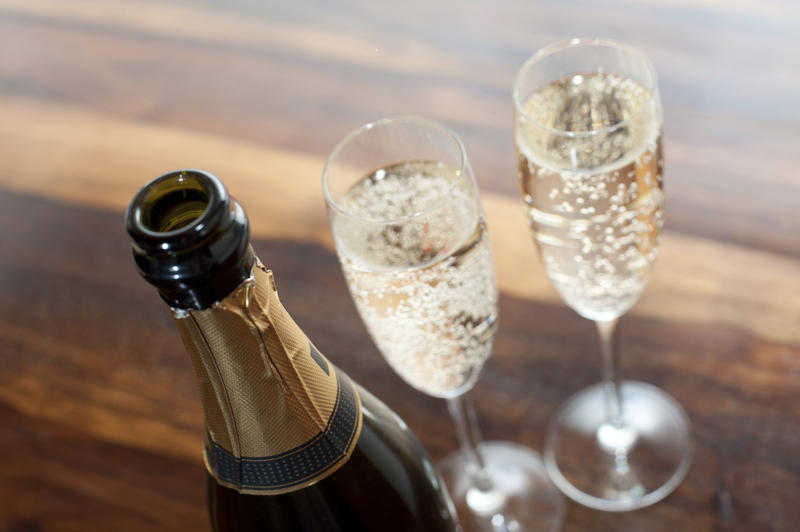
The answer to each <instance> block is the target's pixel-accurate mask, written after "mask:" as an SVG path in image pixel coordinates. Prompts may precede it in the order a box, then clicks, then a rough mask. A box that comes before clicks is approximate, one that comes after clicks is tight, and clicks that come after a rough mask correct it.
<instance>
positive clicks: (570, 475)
mask: <svg viewBox="0 0 800 532" xmlns="http://www.w3.org/2000/svg"><path fill="white" fill-rule="evenodd" d="M620 391H621V394H622V423H621V424H617V425H613V424H611V423H608V422H607V420H606V395H605V387H604V384H602V383H601V384H595V385H594V386H590V387H588V388H585V389H583V390H581V391H580V392H578V393H577V394H575V395H573V396H572V397H571V398H570V399H569V400H568V401H567V403H566V404H564V406H562V407H561V409H560V410H559V411H558V412H557V413H556V415H555V417H554V419H553V420H552V421H551V423H550V427H549V429H548V432H547V438H546V440H545V452H544V462H545V467H546V468H547V472H548V473H549V474H550V478H551V479H553V482H554V483H555V484H556V485H557V486H558V487H559V489H561V491H563V492H564V494H565V495H567V496H568V497H570V498H571V499H573V500H574V501H576V502H578V503H580V504H583V505H584V506H588V507H590V508H595V509H598V510H606V511H624V510H634V509H636V508H642V507H644V506H648V505H650V504H653V503H655V502H657V501H660V500H661V499H663V498H664V497H666V496H667V495H669V494H670V493H671V492H672V491H673V490H674V489H675V488H676V487H677V486H678V484H680V482H681V480H683V478H684V477H685V476H686V473H687V471H688V470H689V465H690V464H691V461H692V441H691V429H690V424H689V418H688V417H687V415H686V412H684V410H683V408H682V407H681V406H680V404H678V402H677V401H675V399H673V398H672V397H671V396H669V395H668V394H666V393H665V392H664V391H662V390H660V389H659V388H657V387H655V386H652V385H650V384H645V383H643V382H633V381H624V382H623V383H622V385H621V388H620Z"/></svg>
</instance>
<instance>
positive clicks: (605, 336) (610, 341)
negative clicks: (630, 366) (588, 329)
mask: <svg viewBox="0 0 800 532" xmlns="http://www.w3.org/2000/svg"><path fill="white" fill-rule="evenodd" d="M595 324H596V325H597V332H598V333H599V334H600V349H601V350H602V352H603V382H604V385H605V396H606V416H607V421H608V422H609V423H610V424H611V425H613V426H614V427H621V426H622V424H623V421H622V394H621V392H620V378H619V350H618V349H617V318H614V319H613V320H607V321H596V322H595Z"/></svg>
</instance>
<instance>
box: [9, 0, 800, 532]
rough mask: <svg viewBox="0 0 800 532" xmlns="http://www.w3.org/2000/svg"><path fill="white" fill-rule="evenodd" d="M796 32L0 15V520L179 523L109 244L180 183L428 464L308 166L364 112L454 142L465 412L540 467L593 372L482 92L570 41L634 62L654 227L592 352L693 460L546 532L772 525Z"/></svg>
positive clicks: (125, 294)
mask: <svg viewBox="0 0 800 532" xmlns="http://www.w3.org/2000/svg"><path fill="white" fill-rule="evenodd" d="M600 4H602V5H600ZM798 21H800V8H798V7H797V5H796V4H795V3H794V2H793V1H791V0H784V1H783V2H761V3H757V2H752V3H751V2H746V1H745V0H733V1H730V2H726V3H721V2H711V1H710V0H695V1H688V0H672V1H669V2H668V1H659V0H651V1H647V2H635V1H633V0H629V1H624V0H619V1H615V2H597V3H595V2H590V1H588V0H584V1H578V0H576V1H570V2H567V1H558V0H550V1H543V2H537V3H533V2H527V1H523V0H503V1H501V2H494V3H490V2H485V3H482V2H463V1H448V2H398V3H394V4H389V3H381V2H370V1H364V0H360V1H359V0H354V1H351V2H341V3H336V4H334V3H333V2H324V1H318V2H276V1H273V2H262V1H261V0H235V1H228V2H222V1H219V0H217V1H213V0H206V1H203V2H190V1H188V0H187V1H177V0H169V1H157V0H148V1H133V0H105V1H91V0H70V1H69V2H64V1H62V0H35V1H33V0H0V253H2V255H1V257H2V258H1V259H0V335H1V337H2V343H0V530H2V531H9V532H34V531H36V532H38V531H59V532H62V531H63V532H66V531H89V530H103V531H121V532H124V531H140V530H141V531H145V530H146V531H187V530H208V524H207V517H206V513H205V501H204V486H203V478H204V472H203V468H202V463H201V458H200V448H201V439H202V435H203V426H202V417H201V416H202V413H201V409H200V403H199V400H198V397H197V393H196V390H195V385H194V380H193V379H194V377H193V375H192V372H191V368H190V364H189V360H188V357H187V356H186V355H185V354H184V352H183V348H182V346H181V344H180V341H179V339H178V336H177V334H176V332H175V331H174V330H173V326H172V323H171V319H170V316H169V313H168V312H167V310H166V308H164V306H163V305H162V303H161V302H160V301H159V299H158V298H157V296H156V294H155V292H154V290H152V289H151V288H149V287H148V286H146V285H145V283H144V282H143V281H142V280H141V279H139V278H138V275H137V274H136V272H135V270H134V267H133V264H132V261H131V258H130V253H129V243H128V239H127V236H126V235H125V233H124V230H123V212H124V209H125V207H126V206H127V203H128V201H129V200H130V198H131V197H132V195H133V194H134V193H135V191H136V190H137V189H138V188H139V187H140V186H141V185H142V184H143V183H145V182H146V181H147V180H149V179H150V178H152V177H154V176H156V175H159V174H161V173H162V172H164V171H167V170H171V169H175V168H179V167H186V166H190V167H198V168H203V169H207V170H209V171H212V172H214V173H216V174H217V175H219V176H220V177H221V178H222V179H223V180H225V181H226V183H227V184H228V186H229V189H230V190H231V192H232V194H233V195H234V196H236V197H238V198H239V199H240V200H241V202H242V203H243V204H244V207H245V208H246V209H247V211H248V213H249V214H250V217H251V221H252V227H253V233H254V238H255V246H256V248H257V251H258V253H259V254H260V256H261V257H262V259H263V260H264V261H265V262H266V263H267V264H268V265H269V266H270V267H271V268H272V269H273V270H274V271H275V272H276V276H277V279H278V283H279V288H280V290H281V295H282V297H283V299H284V302H285V304H286V306H287V307H288V308H289V310H290V311H291V312H292V313H293V315H294V316H295V318H296V319H297V321H299V322H300V323H301V324H302V326H303V327H304V328H305V330H306V331H307V332H308V333H309V335H310V336H311V338H312V339H313V340H314V341H315V343H316V344H317V345H318V346H320V347H321V348H322V349H323V350H324V351H325V352H326V353H327V354H328V356H329V357H330V358H331V359H332V360H333V361H334V362H336V363H337V364H339V365H340V366H341V367H343V368H344V369H345V370H346V371H347V372H349V373H350V374H351V375H352V376H353V377H355V378H356V379H357V380H358V381H360V382H361V383H363V384H364V385H365V386H367V387H368V388H371V389H373V390H377V391H379V392H380V395H381V396H382V398H383V399H384V400H385V401H386V402H387V403H388V404H389V405H390V406H392V407H393V408H394V409H395V410H396V411H397V412H398V413H400V415H401V416H403V417H404V418H405V419H406V420H407V421H408V422H409V424H410V425H411V427H412V428H413V429H414V430H415V431H416V433H417V434H418V435H419V436H420V438H421V439H422V440H423V442H424V443H425V444H426V446H427V448H428V449H429V451H430V453H431V455H432V456H433V457H434V458H437V459H438V458H441V457H443V456H444V455H445V454H446V453H447V452H449V451H451V450H453V448H454V447H455V440H454V438H453V436H452V433H451V431H450V429H449V426H448V424H447V419H446V412H445V409H444V406H443V404H442V403H441V402H440V401H437V400H434V399H431V398H428V397H425V396H423V395H422V394H419V393H416V392H414V391H412V390H411V389H410V388H409V387H408V386H406V385H405V384H403V383H402V382H401V381H400V380H399V379H398V378H397V377H396V376H395V375H394V374H393V373H392V372H391V371H390V369H389V368H388V366H387V365H386V364H385V362H384V361H383V360H382V359H381V357H380V355H379V354H378V352H377V350H376V348H375V347H374V346H373V344H372V343H371V342H370V340H369V338H368V336H367V334H366V332H365V330H364V327H363V325H362V324H361V322H360V320H359V318H358V317H357V315H356V312H355V308H354V306H353V304H352V302H351V300H350V298H349V296H348V294H347V291H346V288H345V285H344V282H343V279H342V275H341V273H340V270H339V267H338V263H337V260H336V258H335V255H334V253H333V251H332V242H331V236H330V234H329V231H328V227H327V220H326V216H325V211H324V202H323V198H322V193H321V187H320V174H321V170H322V164H323V161H324V158H325V156H326V154H327V153H328V152H329V151H330V150H331V149H332V147H333V146H334V145H335V143H336V142H337V141H338V139H340V138H341V137H342V136H343V135H344V134H345V133H347V132H348V131H350V130H351V129H353V128H355V127H357V126H359V125H361V124H363V123H365V122H368V121H371V120H373V119H376V118H379V117H382V116H386V115H397V114H417V115H424V116H428V117H431V118H434V119H437V120H441V121H443V122H445V123H446V124H448V125H449V126H451V127H452V128H453V129H455V131H456V132H457V133H458V134H459V135H461V137H462V138H463V140H464V142H465V144H466V147H467V151H468V153H469V156H470V158H471V161H472V165H473V168H474V170H475V172H476V174H477V177H478V181H479V183H480V186H481V188H482V190H483V194H484V195H483V199H484V203H485V208H486V211H487V215H488V223H489V229H490V232H491V237H492V244H493V246H494V250H495V257H496V262H497V275H498V282H499V285H500V288H501V291H502V297H501V309H500V310H501V327H500V331H499V334H498V336H497V341H496V344H495V350H494V355H493V358H492V359H491V361H490V362H489V364H488V366H487V367H486V370H485V373H484V375H483V376H482V378H481V380H480V381H479V384H478V385H477V387H476V389H475V392H474V393H475V397H476V400H477V403H478V409H479V416H480V421H481V423H482V426H483V429H484V432H485V435H486V436H487V437H488V438H493V439H510V440H513V441H517V442H520V443H523V444H526V445H529V446H531V447H534V448H537V449H541V443H542V438H543V434H544V430H545V427H546V424H547V421H548V419H549V417H550V416H551V415H552V414H553V412H554V410H555V409H556V407H557V406H558V405H559V404H561V403H562V402H563V401H564V400H565V399H566V398H567V397H568V396H569V395H570V394H571V393H572V392H574V391H576V390H578V389H579V388H581V387H583V386H585V385H587V384H589V383H592V382H595V381H597V380H598V379H599V358H600V357H599V354H598V352H597V347H596V339H595V331H594V329H593V326H592V324H591V323H589V322H588V321H586V320H583V319H581V318H579V317H578V316H577V315H576V314H574V313H573V312H572V311H570V310H568V309H567V308H566V307H565V305H564V304H563V303H561V301H560V300H559V298H558V297H557V295H556V294H555V292H554V291H553V289H552V288H551V287H550V284H549V281H548V280H547V279H546V277H545V275H544V273H543V271H542V269H541V266H540V265H539V262H538V259H537V257H536V253H535V251H534V247H533V245H532V243H531V239H530V235H529V234H528V229H527V227H526V222H525V218H524V214H523V210H522V208H521V206H520V203H519V200H518V198H517V194H518V183H517V177H516V171H515V165H514V152H513V139H512V118H513V115H512V105H511V100H510V91H511V84H512V81H513V77H514V74H515V72H516V69H517V68H518V67H519V65H520V64H521V63H522V62H523V61H524V59H525V58H526V57H527V56H529V55H530V54H531V53H533V52H534V51H535V50H536V49H538V48H540V47H541V46H543V45H545V44H547V43H549V42H551V41H555V40H560V39H563V38H568V37H573V36H579V35H603V36H609V37H613V38H616V39H619V40H623V41H627V42H629V43H631V44H634V45H635V46H637V47H639V48H641V49H642V50H644V51H645V52H646V53H647V54H648V55H649V56H650V57H651V58H652V59H653V61H654V62H655V64H656V66H657V69H658V71H659V75H660V86H661V90H662V99H663V104H664V115H665V139H666V145H665V149H666V161H667V170H666V182H667V194H668V205H667V220H668V221H667V225H668V230H667V231H666V234H665V235H664V238H663V246H662V249H661V254H660V257H659V260H658V263H657V267H656V270H655V273H654V275H653V277H652V280H651V282H650V284H649V286H648V288H647V290H646V293H645V295H644V297H643V298H642V300H641V302H640V303H639V304H638V305H637V306H636V307H635V308H634V309H633V310H632V311H631V312H630V313H629V315H628V316H626V317H625V319H624V320H623V321H622V323H621V331H620V332H621V347H622V349H623V366H624V373H625V375H627V376H630V377H633V378H637V379H641V380H645V381H647V382H651V383H654V384H656V385H658V386H661V387H663V388H664V389H665V390H667V391H668V392H669V393H671V394H672V395H673V396H675V397H676V398H677V399H678V400H679V401H680V402H681V403H682V404H683V405H684V406H685V407H686V410H687V411H688V413H689V415H690V417H691V419H692V422H693V429H694V435H695V438H696V454H695V460H694V463H693V465H692V468H691V471H690V472H689V476H688V478H687V479H686V480H685V481H684V482H683V484H681V486H680V487H679V488H678V489H677V490H676V491H675V492H674V493H673V494H672V495H671V496H669V497H668V498H667V499H666V500H664V501H662V502H661V503H659V504H657V505H655V506H653V507H651V508H647V509H645V510H640V511H636V512H631V513H623V514H606V513H601V512H596V511H593V510H589V509H586V508H583V507H580V506H578V505H576V504H570V505H569V508H568V516H567V522H566V527H565V530H567V531H583V530H600V531H617V530H636V531H673V530H681V531H705V530H748V531H750V530H786V531H788V530H797V527H798V526H800V525H799V523H800V215H798V211H800V184H799V183H800V178H798V168H800V105H798V102H797V95H798V93H800V74H798V69H797V66H798V61H800V24H799V23H798Z"/></svg>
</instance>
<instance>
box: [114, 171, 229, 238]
mask: <svg viewBox="0 0 800 532" xmlns="http://www.w3.org/2000/svg"><path fill="white" fill-rule="evenodd" d="M189 182H193V184H196V185H197V188H196V190H198V191H199V192H201V193H202V194H203V195H204V198H203V199H202V201H203V203H205V205H204V208H203V211H202V213H200V214H199V215H197V216H196V217H194V218H193V219H191V220H190V221H188V222H187V223H185V224H182V225H180V226H179V227H177V228H175V229H171V230H166V231H163V230H158V229H155V228H154V227H153V226H152V220H149V218H150V216H151V215H152V210H153V205H154V204H155V203H156V202H158V201H159V200H161V199H164V198H166V197H167V196H168V195H169V194H171V193H173V192H177V191H178V190H179V189H184V190H185V189H186V185H187V184H188V183H189ZM170 183H172V184H174V185H175V187H174V189H173V188H169V184H170ZM227 203H230V199H229V197H228V191H227V190H226V189H225V185H223V184H222V182H221V181H220V180H219V179H218V178H217V177H216V176H214V175H213V174H211V173H209V172H206V171H204V170H197V169H193V168H187V169H181V170H173V171H171V172H167V173H165V174H162V175H160V176H158V177H156V178H155V179H153V180H151V181H150V182H149V183H147V184H146V185H145V186H144V187H142V189H141V190H139V192H138V193H137V194H136V196H134V198H133V200H132V201H131V204H130V206H129V207H128V212H127V214H126V216H125V220H126V229H127V231H128V234H129V235H130V236H131V238H132V239H133V241H134V242H135V243H136V245H138V246H140V247H143V248H146V249H148V250H151V251H170V250H173V249H178V248H180V247H181V246H185V245H188V244H189V241H190V240H191V241H196V240H197V239H198V238H204V237H205V236H207V235H208V234H209V233H210V232H211V231H213V230H214V229H215V228H216V227H217V226H218V225H219V222H220V221H221V220H219V219H218V218H220V216H221V215H222V214H223V213H224V212H225V211H226V210H228V209H219V208H216V207H217V206H218V205H220V204H227Z"/></svg>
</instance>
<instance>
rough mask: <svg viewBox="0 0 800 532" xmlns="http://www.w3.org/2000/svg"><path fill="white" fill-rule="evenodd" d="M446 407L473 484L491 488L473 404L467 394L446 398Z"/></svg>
mask: <svg viewBox="0 0 800 532" xmlns="http://www.w3.org/2000/svg"><path fill="white" fill-rule="evenodd" d="M447 409H448V410H449V411H450V417H452V418H453V424H454V425H455V427H456V437H457V438H458V443H459V445H460V447H461V452H462V453H463V455H464V457H465V460H466V462H467V471H469V473H470V476H471V478H472V481H473V484H474V486H475V487H476V488H478V489H479V490H481V491H490V490H492V489H493V486H492V481H491V479H490V478H489V475H488V473H487V472H486V467H485V463H484V461H483V456H482V455H481V451H480V444H481V431H480V428H479V427H478V419H477V416H476V414H475V405H474V404H473V402H472V398H471V397H469V396H468V394H462V395H459V396H456V397H450V398H448V399H447Z"/></svg>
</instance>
